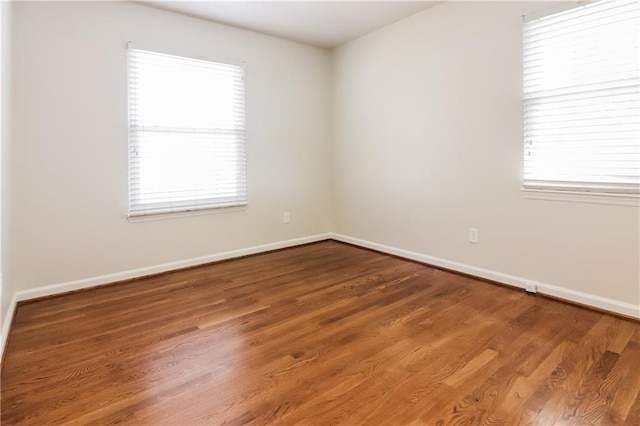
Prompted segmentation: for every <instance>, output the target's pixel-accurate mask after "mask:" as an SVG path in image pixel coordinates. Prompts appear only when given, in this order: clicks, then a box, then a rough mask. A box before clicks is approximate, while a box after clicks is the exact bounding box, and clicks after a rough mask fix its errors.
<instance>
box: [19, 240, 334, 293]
mask: <svg viewBox="0 0 640 426" xmlns="http://www.w3.org/2000/svg"><path fill="white" fill-rule="evenodd" d="M330 238H331V234H318V235H312V236H309V237H302V238H295V239H291V240H285V241H279V242H275V243H269V244H261V245H258V246H253V247H247V248H243V249H238V250H231V251H226V252H222V253H215V254H211V255H207V256H200V257H194V258H191V259H184V260H179V261H176V262H168V263H163V264H160V265H154V266H148V267H145V268H138V269H131V270H128V271H123V272H116V273H114V274H107V275H101V276H97V277H91V278H85V279H81V280H76V281H69V282H64V283H59V284H52V285H47V286H42V287H37V288H33V289H29V290H21V291H18V292H16V294H15V296H16V298H17V301H18V302H21V301H27V300H31V299H38V298H41V297H47V296H53V295H56V294H60V293H68V292H71V291H76V290H83V289H86V288H91V287H96V286H100V285H104V284H109V283H114V282H118V281H124V280H130V279H133V278H139V277H144V276H147V275H154V274H160V273H163V272H169V271H174V270H176V269H183V268H189V267H192V266H198V265H203V264H206V263H211V262H218V261H221V260H228V259H233V258H237V257H243V256H248V255H252V254H258V253H263V252H267V251H272V250H278V249H283V248H288V247H295V246H299V245H303V244H309V243H315V242H318V241H323V240H328V239H330Z"/></svg>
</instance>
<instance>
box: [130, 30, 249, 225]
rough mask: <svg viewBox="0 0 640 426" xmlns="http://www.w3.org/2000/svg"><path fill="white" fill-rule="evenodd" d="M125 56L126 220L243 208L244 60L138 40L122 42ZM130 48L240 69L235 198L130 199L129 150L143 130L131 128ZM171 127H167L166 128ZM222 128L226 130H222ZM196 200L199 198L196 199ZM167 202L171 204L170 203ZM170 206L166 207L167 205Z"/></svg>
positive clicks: (245, 174)
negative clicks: (170, 47) (211, 56)
mask: <svg viewBox="0 0 640 426" xmlns="http://www.w3.org/2000/svg"><path fill="white" fill-rule="evenodd" d="M126 50H127V52H126V56H127V67H126V69H127V76H126V77H127V147H128V150H127V175H128V179H127V181H128V191H127V195H128V199H127V201H128V202H127V219H128V220H129V222H140V221H147V220H155V219H170V218H179V217H185V216H199V215H204V214H213V213H226V212H236V211H242V210H246V209H247V207H248V192H249V191H248V171H247V162H248V158H247V157H248V155H247V140H246V116H247V114H246V63H245V62H244V61H237V60H231V59H220V58H216V59H212V58H209V57H204V56H200V55H196V54H185V53H180V52H175V51H168V50H165V49H159V48H156V47H149V46H145V45H141V44H139V43H133V42H127V44H126ZM131 50H137V51H142V52H145V53H151V54H158V55H166V56H174V57H176V58H177V59H178V60H180V59H183V60H193V61H199V62H208V63H212V64H215V65H221V66H231V67H237V68H238V69H239V70H240V79H241V90H240V95H241V96H240V97H236V98H235V99H234V103H235V104H237V105H240V106H241V110H242V117H241V122H242V124H241V126H239V127H238V129H237V130H238V133H237V134H236V137H237V138H239V139H240V143H241V146H240V148H239V149H237V150H236V151H235V153H237V154H238V155H239V156H240V159H241V166H240V167H239V168H236V169H234V170H235V172H236V173H238V174H239V176H240V177H239V178H237V179H236V182H240V184H239V185H237V186H236V187H237V188H238V189H239V190H240V192H239V195H238V196H237V197H233V199H232V200H229V199H228V197H223V196H220V197H215V198H207V199H205V200H207V201H210V200H213V199H219V200H223V201H224V202H214V203H211V202H208V203H202V202H200V201H201V200H203V199H198V198H192V199H191V201H184V202H175V203H168V202H167V203H146V204H145V203H136V202H135V201H134V200H133V198H134V197H133V190H132V185H133V184H134V180H135V177H134V175H135V173H134V172H133V171H132V170H133V166H134V160H133V158H132V157H133V155H134V154H133V152H134V151H135V149H136V146H137V145H136V144H137V143H139V142H136V141H135V139H136V137H135V134H136V132H144V130H140V129H135V128H136V124H134V123H133V122H132V121H133V117H134V115H133V113H132V110H131V105H132V95H131V92H132V79H133V78H132V68H133V64H132V62H133V60H132V53H131ZM169 127H171V126H167V128H169ZM225 131H229V129H226V130H225ZM204 133H206V132H204V128H194V129H193V131H192V134H194V135H196V134H204ZM198 200H200V201H198ZM170 204H171V205H170ZM169 205H170V206H169Z"/></svg>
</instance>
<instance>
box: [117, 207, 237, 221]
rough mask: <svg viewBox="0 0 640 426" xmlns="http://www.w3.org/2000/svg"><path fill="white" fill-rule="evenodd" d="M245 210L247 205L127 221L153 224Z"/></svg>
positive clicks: (153, 215)
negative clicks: (159, 221) (160, 221)
mask: <svg viewBox="0 0 640 426" xmlns="http://www.w3.org/2000/svg"><path fill="white" fill-rule="evenodd" d="M244 210H247V205H246V204H245V205H244V206H232V207H218V208H210V209H202V210H191V211H184V212H171V213H149V214H139V215H135V216H127V220H128V221H129V223H138V222H152V221H156V220H169V219H182V218H185V217H193V216H206V215H211V214H220V213H233V212H240V211H244Z"/></svg>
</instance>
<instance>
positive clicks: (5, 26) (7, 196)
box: [0, 1, 14, 347]
mask: <svg viewBox="0 0 640 426" xmlns="http://www.w3.org/2000/svg"><path fill="white" fill-rule="evenodd" d="M0 25H1V29H0V45H1V47H0V51H1V56H0V138H1V141H2V143H1V144H0V273H1V277H2V293H1V295H0V298H1V299H2V303H1V304H0V324H1V326H0V329H1V330H2V335H1V337H0V347H2V345H4V337H5V336H6V330H8V328H7V327H8V324H5V323H4V321H6V318H10V316H9V317H8V316H7V313H8V312H9V310H10V309H12V306H11V305H10V303H11V299H12V298H13V282H14V281H13V266H12V263H11V253H12V249H11V236H12V234H13V232H12V229H11V209H10V206H11V194H12V190H11V60H10V59H11V3H10V2H4V1H3V2H1V3H0Z"/></svg>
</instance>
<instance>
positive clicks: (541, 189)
mask: <svg viewBox="0 0 640 426" xmlns="http://www.w3.org/2000/svg"><path fill="white" fill-rule="evenodd" d="M593 3H597V1H596V0H591V1H577V2H571V3H564V4H561V5H557V6H556V7H552V8H547V9H543V10H539V11H535V12H533V13H530V14H527V15H523V16H522V20H523V27H522V32H521V34H522V37H523V38H522V46H523V51H522V53H523V56H522V70H521V77H522V79H523V80H522V81H523V86H522V88H523V91H522V94H523V99H522V106H523V131H524V127H525V124H526V121H525V118H524V112H525V107H526V102H527V101H526V99H525V95H526V93H525V86H524V81H525V73H526V72H527V69H526V68H525V50H524V46H525V41H526V40H525V25H526V24H527V23H528V22H531V21H536V20H539V19H541V18H546V17H550V16H553V15H556V14H561V13H563V12H567V11H569V10H572V9H576V8H582V9H583V10H584V8H585V7H588V6H590V5H592V4H593ZM639 87H640V86H639ZM524 136H525V135H524V134H523V138H522V143H523V145H522V148H523V151H522V163H521V164H522V166H523V173H522V178H521V192H522V193H523V194H524V197H525V198H528V199H538V200H553V201H569V202H580V203H595V204H612V205H621V206H634V207H638V206H640V187H633V186H632V187H631V190H627V189H626V188H625V187H624V184H606V183H596V182H588V181H585V180H582V181H578V180H575V181H565V182H560V181H552V180H547V181H545V180H540V179H529V180H527V179H526V178H525V170H524V167H526V152H527V150H528V147H527V140H526V138H525V137H524ZM638 170H640V165H639V166H638ZM632 185H633V184H632Z"/></svg>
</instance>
